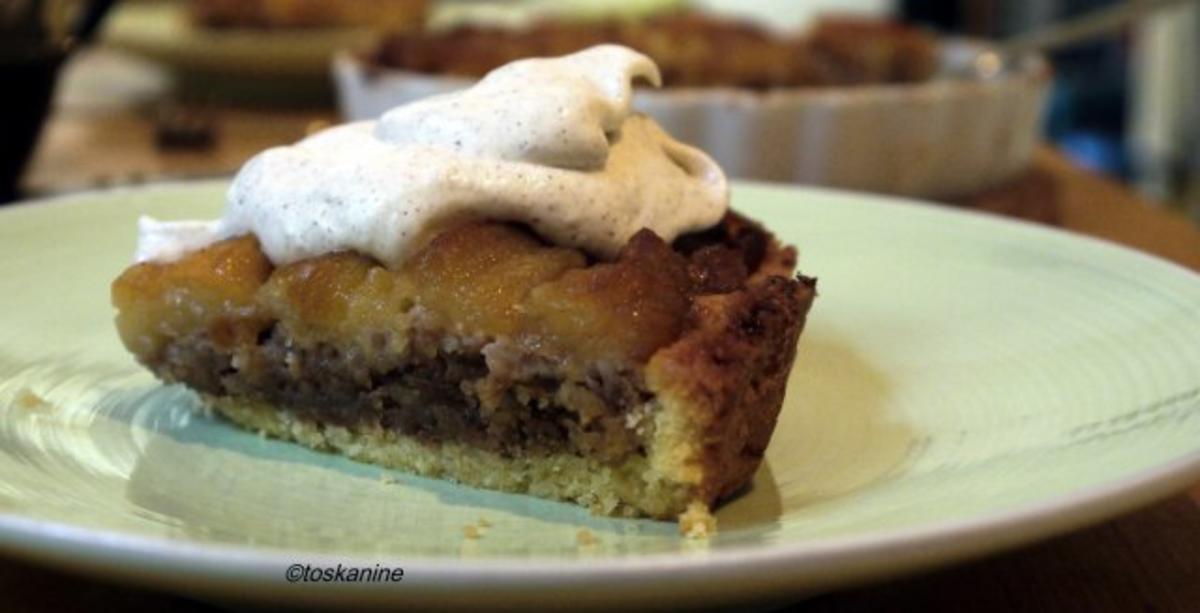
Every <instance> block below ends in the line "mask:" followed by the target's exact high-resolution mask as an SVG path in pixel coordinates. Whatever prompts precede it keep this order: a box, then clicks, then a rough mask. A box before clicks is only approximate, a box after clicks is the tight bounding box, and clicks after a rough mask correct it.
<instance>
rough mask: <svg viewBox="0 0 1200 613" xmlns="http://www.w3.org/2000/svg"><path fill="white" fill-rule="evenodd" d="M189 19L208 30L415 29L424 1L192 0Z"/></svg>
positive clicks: (421, 17) (426, 7)
mask: <svg viewBox="0 0 1200 613" xmlns="http://www.w3.org/2000/svg"><path fill="white" fill-rule="evenodd" d="M190 9H191V13H192V19H193V21H195V22H196V23H197V24H199V25H201V26H204V27H209V28H269V29H270V28H321V27H345V26H371V27H375V28H381V29H392V30H396V29H406V28H412V27H418V26H420V25H422V24H423V23H424V21H425V16H426V14H427V13H428V10H429V1H428V0H339V1H337V2H330V1H329V0H192V2H191V5H190Z"/></svg>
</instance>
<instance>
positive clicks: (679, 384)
mask: <svg viewBox="0 0 1200 613" xmlns="http://www.w3.org/2000/svg"><path fill="white" fill-rule="evenodd" d="M795 264H796V252H795V250H794V249H793V248H791V247H781V246H780V245H779V244H778V243H776V242H774V241H772V245H771V247H770V248H769V250H768V252H767V257H766V260H764V262H763V264H762V266H761V267H760V268H759V270H758V271H757V272H756V273H755V274H754V276H752V277H751V278H750V279H749V280H748V282H747V286H746V288H745V289H744V290H741V291H737V292H733V293H729V294H721V295H713V296H703V297H698V298H697V299H696V301H695V303H694V304H693V307H692V312H691V317H692V319H693V325H694V327H693V329H691V330H690V331H689V332H688V333H686V334H685V335H684V336H683V337H681V338H680V339H679V340H678V341H676V342H675V343H673V344H671V345H670V346H668V347H666V348H664V349H661V350H660V351H659V352H658V353H656V354H655V355H654V356H653V358H651V361H650V363H649V365H648V366H647V371H646V374H647V380H648V382H649V383H650V385H651V388H652V389H653V390H654V391H655V392H656V393H657V395H658V397H659V401H660V402H661V403H662V405H663V406H664V407H666V409H667V410H674V411H680V412H683V413H685V415H684V416H683V417H682V421H684V422H686V423H690V424H692V425H693V427H692V428H691V429H690V430H691V431H690V432H686V433H683V434H682V436H685V437H688V438H690V439H691V444H690V445H686V446H687V447H689V449H688V455H689V456H690V457H689V458H688V459H687V462H688V463H689V464H690V465H691V468H692V470H691V471H690V472H691V477H690V478H691V480H692V481H693V483H694V486H695V499H696V500H699V501H702V502H704V503H705V504H707V505H709V506H711V505H713V504H715V503H716V502H717V501H719V500H721V499H723V498H727V497H729V496H730V495H732V494H734V493H735V492H737V491H738V490H739V489H741V488H742V487H744V486H745V485H746V484H747V483H748V482H749V481H750V479H751V478H752V477H753V475H754V473H755V471H756V470H757V469H758V466H759V464H761V462H762V459H763V455H764V453H765V451H766V448H767V444H768V442H769V441H770V438H771V434H772V432H773V431H774V429H775V423H776V420H777V419H778V416H779V412H780V409H781V408H782V406H783V397H784V392H785V390H786V388H787V380H788V376H789V374H790V373H791V370H792V365H793V362H794V360H795V356H796V347H797V344H798V341H799V337H800V333H801V331H802V330H803V328H804V324H805V321H806V318H807V315H808V312H809V309H810V308H811V307H812V303H813V300H814V298H815V297H816V280H815V279H810V278H807V277H803V276H801V277H797V278H792V271H793V270H794V268H795ZM680 443H681V444H682V441H680Z"/></svg>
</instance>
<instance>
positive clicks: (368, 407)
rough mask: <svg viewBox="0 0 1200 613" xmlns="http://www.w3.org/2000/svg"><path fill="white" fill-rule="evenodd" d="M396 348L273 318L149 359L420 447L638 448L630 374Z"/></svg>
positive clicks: (489, 348)
mask: <svg viewBox="0 0 1200 613" xmlns="http://www.w3.org/2000/svg"><path fill="white" fill-rule="evenodd" d="M411 341H412V342H411V344H410V347H411V350H410V351H407V352H404V353H402V354H396V353H391V352H387V351H372V350H370V349H364V348H361V347H359V346H357V345H348V346H335V345H333V344H330V343H327V342H317V343H311V344H307V345H302V344H299V343H296V342H294V339H293V338H292V337H291V336H290V335H289V334H288V333H287V331H286V330H285V329H284V328H283V327H282V326H280V325H273V326H271V327H269V328H267V329H265V330H263V332H262V333H261V334H259V336H258V339H257V342H255V343H253V344H244V345H240V346H236V347H231V346H227V345H223V344H222V343H220V342H214V339H212V338H210V337H209V336H208V334H207V333H203V332H202V333H198V334H193V335H191V336H188V337H184V338H181V339H179V340H177V341H175V342H172V343H170V344H169V345H168V346H167V347H166V348H165V351H163V352H162V354H161V355H162V358H161V360H159V361H157V362H156V363H151V364H149V366H150V367H151V368H152V369H153V370H154V371H155V372H156V373H157V374H158V375H159V376H161V377H162V378H164V379H166V380H169V381H177V382H180V383H183V384H185V385H188V386H189V387H191V388H193V389H195V390H197V391H200V392H203V393H206V394H211V395H215V396H233V397H240V398H245V399H250V400H255V401H260V402H266V403H270V404H272V405H276V406H281V407H287V408H288V410H290V411H292V412H293V413H294V414H296V415H297V416H298V417H302V418H308V419H312V420H314V421H315V422H317V423H322V424H333V425H338V426H344V427H348V428H351V429H355V428H356V427H373V426H380V427H382V428H384V429H388V430H393V431H396V432H399V433H401V434H405V435H409V436H413V437H416V438H417V439H418V440H421V441H426V442H445V441H454V442H462V443H467V444H470V445H474V446H478V447H482V448H484V449H488V450H490V451H494V452H497V453H500V454H502V455H505V456H513V455H527V454H532V455H548V454H556V453H571V454H575V455H580V456H586V457H594V458H597V459H600V460H601V461H603V462H606V463H614V464H615V463H620V462H621V461H623V460H625V459H626V458H628V457H629V456H630V455H631V454H644V453H645V450H644V448H643V442H644V441H645V440H647V437H648V436H649V434H650V427H651V426H650V424H649V423H648V422H647V421H646V420H645V419H644V414H642V413H639V411H638V409H639V407H641V406H642V405H644V404H645V403H646V402H648V401H649V400H650V398H651V396H650V394H649V393H647V392H646V391H645V389H644V386H643V384H642V383H641V381H640V380H639V377H637V376H636V375H634V374H633V373H632V372H629V371H627V370H621V369H618V368H612V367H609V368H606V367H605V366H604V365H600V366H597V367H595V368H592V369H590V371H589V372H586V373H584V374H583V376H582V377H578V378H573V377H571V376H570V375H568V374H567V373H565V372H561V369H560V368H559V367H557V366H556V365H555V364H554V363H552V362H550V361H547V360H544V359H541V358H538V357H536V356H533V355H531V354H530V353H529V352H527V351H525V350H524V349H523V348H521V347H519V346H517V345H515V344H513V343H509V342H505V341H499V342H489V343H486V344H484V343H480V342H466V341H464V340H463V339H459V338H454V337H438V336H436V335H434V334H425V333H423V334H417V335H415V336H414V337H413V339H411Z"/></svg>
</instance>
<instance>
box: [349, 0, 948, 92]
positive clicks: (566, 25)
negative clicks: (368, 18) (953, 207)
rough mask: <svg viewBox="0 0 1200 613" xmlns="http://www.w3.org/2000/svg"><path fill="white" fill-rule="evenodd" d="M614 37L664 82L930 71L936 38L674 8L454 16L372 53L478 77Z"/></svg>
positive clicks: (763, 84) (406, 64) (787, 81)
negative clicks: (524, 21)
mask: <svg viewBox="0 0 1200 613" xmlns="http://www.w3.org/2000/svg"><path fill="white" fill-rule="evenodd" d="M603 43H615V44H620V45H625V46H627V47H631V48H633V49H637V50H638V51H641V52H642V53H645V54H646V55H648V56H650V57H651V58H653V59H654V61H655V63H656V64H658V66H659V69H660V70H661V72H662V77H663V84H664V85H665V86H666V87H739V88H749V89H769V88H778V87H819V86H831V85H834V86H842V85H862V84H879V83H915V82H920V81H925V80H927V79H930V78H932V76H933V75H934V74H935V72H936V71H937V67H938V42H937V39H936V38H935V37H933V36H932V35H930V34H928V33H926V32H924V31H922V30H920V29H917V28H913V27H908V26H905V25H902V24H898V23H894V22H887V21H880V20H873V19H864V18H849V17H841V18H825V19H821V20H819V21H818V22H817V24H816V25H815V27H813V28H812V30H811V31H810V32H808V33H806V34H803V35H785V34H780V33H775V32H770V31H768V30H766V29H764V28H761V27H758V26H755V25H752V24H749V23H743V22H738V21H734V20H731V19H728V18H724V17H716V16H711V15H704V14H700V13H687V12H685V13H677V14H669V15H665V16H660V17H657V18H654V19H649V20H645V21H625V20H612V21H602V22H591V23H587V22H583V23H572V22H564V21H548V22H542V23H536V24H533V25H531V26H529V27H527V28H523V29H519V30H513V29H508V28H499V27H480V26H461V27H457V28H452V29H449V30H439V31H412V32H408V33H403V34H396V35H394V36H390V37H388V38H387V39H385V40H384V41H383V42H382V43H381V44H380V45H379V47H378V48H377V49H376V50H375V51H374V53H373V55H372V57H371V61H372V62H373V63H374V64H376V65H379V66H385V67H389V68H398V69H402V70H410V71H414V72H421V73H431V74H450V75H459V76H465V77H482V76H483V75H485V74H487V73H488V72H489V71H491V70H493V69H495V68H497V67H499V66H502V65H504V64H507V63H509V62H512V61H515V60H519V59H523V58H529V57H540V56H555V55H565V54H567V53H572V52H575V51H579V50H580V49H584V48H587V47H590V46H593V45H599V44H603Z"/></svg>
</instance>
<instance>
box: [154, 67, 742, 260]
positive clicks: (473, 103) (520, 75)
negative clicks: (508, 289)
mask: <svg viewBox="0 0 1200 613" xmlns="http://www.w3.org/2000/svg"><path fill="white" fill-rule="evenodd" d="M637 78H643V79H645V80H647V81H649V82H650V83H651V84H652V85H658V82H659V74H658V68H657V67H656V66H655V65H654V63H653V61H651V60H650V59H649V58H648V57H646V56H644V55H642V54H640V53H637V52H635V51H633V50H631V49H628V48H625V47H620V46H615V45H601V46H597V47H592V48H590V49H586V50H584V51H580V52H578V53H574V54H571V55H567V56H563V57H560V58H549V59H530V60H521V61H518V62H513V63H512V64H508V65H506V66H503V67H501V68H498V69H496V70H494V71H492V72H491V73H489V74H488V75H487V76H486V77H484V78H483V79H482V80H481V81H480V82H479V83H477V84H476V85H475V86H473V87H471V88H469V89H466V90H463V91H460V92H454V93H450V94H444V95H441V96H435V97H432V98H427V99H424V100H420V101H417V102H415V103H412V104H409V105H406V106H401V107H397V108H395V109H392V110H390V111H388V112H387V113H385V114H384V115H383V117H382V118H380V120H379V121H377V122H357V123H351V124H346V125H342V126H338V127H334V128H331V129H328V130H324V131H322V132H319V133H317V134H314V135H312V136H310V137H308V138H306V139H304V140H302V141H300V142H299V143H296V144H295V145H292V146H289V147H277V148H274V149H269V150H267V151H264V152H262V153H260V154H259V155H257V156H255V157H254V158H253V159H251V160H250V161H249V162H248V163H247V164H246V165H245V166H244V167H243V168H242V170H241V171H240V172H239V173H238V175H237V177H236V178H235V179H234V182H233V185H232V186H231V187H230V189H229V193H228V202H227V205H226V208H225V211H224V214H223V215H222V217H221V218H220V219H218V220H216V221H213V222H158V221H155V220H152V219H149V218H143V219H141V220H139V226H138V230H139V235H138V250H137V254H136V259H137V260H138V261H170V260H172V259H176V258H178V257H180V256H182V255H183V254H186V253H187V252H189V251H191V250H194V249H198V248H201V247H203V246H205V245H207V244H210V243H212V242H214V241H217V240H220V239H223V238H228V237H233V236H238V235H242V234H247V233H253V234H254V235H255V236H257V237H258V239H259V242H260V244H261V245H262V249H263V251H264V253H265V254H266V255H267V257H268V258H270V260H271V261H272V262H274V263H275V264H277V265H281V264H287V263H291V262H295V261H299V260H302V259H306V258H309V257H314V256H318V255H322V254H326V253H331V252H335V251H344V250H353V251H357V252H360V253H363V254H367V255H370V256H372V257H374V258H375V259H377V260H379V261H380V262H383V263H384V264H386V265H388V266H396V265H398V264H399V263H400V262H402V261H403V260H404V258H405V257H407V256H408V255H410V254H411V253H412V251H414V250H415V249H417V248H419V247H420V246H421V245H422V244H424V242H425V241H426V240H427V239H428V238H429V237H431V236H432V235H434V234H435V233H436V232H437V231H439V230H441V229H443V228H446V227H448V226H450V225H452V224H455V223H461V222H463V221H466V220H470V219H495V220H503V221H515V222H521V223H524V224H527V225H528V226H529V227H531V228H532V229H533V230H534V231H535V232H537V233H538V234H539V235H541V236H542V237H543V238H545V239H547V240H549V241H550V242H553V243H555V244H558V245H562V246H567V247H575V248H580V249H583V250H585V251H588V252H590V253H592V254H593V255H595V256H598V257H601V258H611V257H613V256H615V255H616V253H617V252H618V251H619V250H620V248H621V247H622V246H623V245H624V244H625V243H626V242H628V240H629V238H630V237H632V236H633V234H635V233H636V232H638V231H639V230H641V229H642V228H649V229H650V230H653V231H654V232H655V233H657V234H658V235H659V236H661V237H662V238H663V239H665V240H667V241H670V240H674V239H675V238H676V237H677V236H679V235H680V234H683V233H686V232H691V231H695V230H701V229H704V228H707V227H710V226H712V225H715V224H716V223H717V222H718V221H720V219H721V217H722V216H723V215H724V214H725V210H726V208H727V207H728V200H729V190H728V184H727V182H726V180H725V176H724V174H723V173H722V172H721V169H720V167H718V166H717V164H716V163H715V162H713V160H712V159H711V158H709V157H708V156H707V155H705V154H704V153H703V152H701V151H699V150H697V149H694V148H692V147H689V146H687V145H684V144H682V143H679V142H678V141H675V140H674V139H672V138H671V137H670V136H668V135H667V134H666V133H665V132H664V131H663V130H662V129H661V128H660V127H659V126H658V124H656V123H655V122H654V121H653V120H651V119H649V118H647V117H645V116H643V115H639V114H635V113H633V111H632V109H631V102H632V82H633V81H634V79H637Z"/></svg>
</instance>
